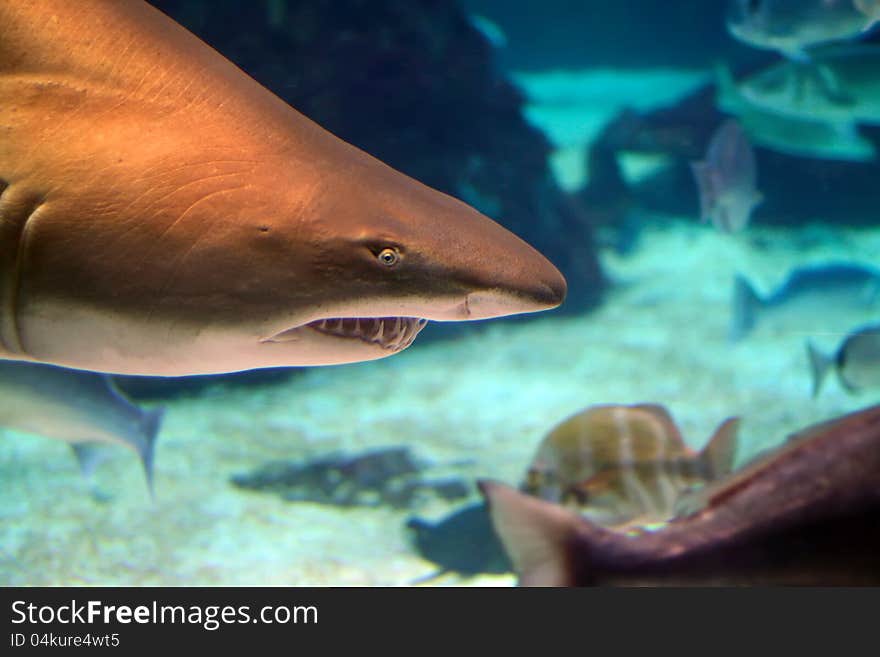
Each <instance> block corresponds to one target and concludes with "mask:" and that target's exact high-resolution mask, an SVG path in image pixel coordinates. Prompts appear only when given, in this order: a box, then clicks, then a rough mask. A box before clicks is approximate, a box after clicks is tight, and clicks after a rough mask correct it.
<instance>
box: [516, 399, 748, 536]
mask: <svg viewBox="0 0 880 657" xmlns="http://www.w3.org/2000/svg"><path fill="white" fill-rule="evenodd" d="M738 427H739V419H738V418H728V419H727V420H725V421H724V422H723V423H722V424H721V425H720V426H719V427H718V429H717V430H716V431H715V434H714V435H713V436H712V438H711V439H710V440H709V442H708V443H707V444H706V446H705V447H704V448H703V449H702V450H700V451H695V450H693V449H691V448H689V447H688V446H687V445H686V444H685V442H684V439H683V438H682V435H681V432H680V431H679V430H678V428H677V427H676V425H675V422H674V421H673V419H672V417H671V416H670V415H669V412H668V411H667V410H666V409H665V408H663V407H662V406H658V405H655V404H637V405H634V406H624V405H602V406H591V407H589V408H587V409H585V410H583V411H581V412H579V413H577V414H575V415H573V416H572V417H570V418H568V419H567V420H565V421H563V422H562V423H561V424H559V425H557V426H556V427H555V428H554V429H553V430H551V431H550V433H548V434H547V435H546V436H545V438H544V440H543V441H542V443H541V445H540V446H539V447H538V451H537V453H536V454H535V457H534V459H533V460H532V463H531V466H530V467H529V470H528V473H527V475H526V481H525V483H524V484H523V487H522V488H523V490H524V491H525V492H527V493H530V494H532V495H536V496H538V497H540V498H542V499H545V500H548V501H552V502H557V503H561V504H565V505H567V506H573V507H576V508H577V509H578V510H579V511H581V512H582V513H583V514H584V515H586V516H588V517H590V518H591V519H592V520H594V521H596V522H599V523H601V524H604V525H610V526H620V525H631V524H650V523H656V522H665V521H667V520H669V519H671V518H672V517H674V516H675V515H676V513H675V512H676V505H677V503H678V502H679V500H680V499H681V497H682V496H683V495H684V494H686V493H688V492H690V491H692V490H694V489H696V488H698V487H700V486H702V485H703V484H705V483H708V482H711V481H714V480H716V479H718V478H720V477H722V476H724V475H726V474H728V473H730V472H731V470H732V469H733V463H734V458H735V455H736V445H737V429H738Z"/></svg>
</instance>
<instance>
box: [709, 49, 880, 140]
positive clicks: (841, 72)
mask: <svg viewBox="0 0 880 657" xmlns="http://www.w3.org/2000/svg"><path fill="white" fill-rule="evenodd" d="M878 67H880V46H877V45H876V44H870V43H869V44H862V43H859V44H844V45H841V46H833V47H829V48H826V49H824V50H822V52H821V53H819V54H817V55H816V56H815V57H814V58H813V59H812V60H811V62H809V63H807V64H805V63H803V62H791V61H783V62H780V63H778V64H774V65H772V66H770V67H769V68H766V69H763V70H761V71H758V72H757V73H754V74H752V75H749V76H747V77H745V78H744V79H741V80H739V81H738V82H733V81H732V80H730V78H729V76H727V79H725V78H724V77H722V78H721V79H720V80H719V91H720V93H719V105H720V106H721V107H722V108H723V109H724V110H726V111H729V112H731V113H733V114H737V115H738V114H740V113H741V111H742V108H743V107H746V108H749V107H750V108H755V109H759V110H763V111H765V112H772V113H774V114H777V115H779V116H781V117H786V118H789V119H795V120H803V121H819V122H823V123H826V124H828V125H829V126H832V127H833V129H834V130H835V131H837V132H839V133H841V134H844V135H846V134H848V133H852V132H854V131H855V130H856V128H857V126H858V125H880V79H878V76H877V70H878Z"/></svg>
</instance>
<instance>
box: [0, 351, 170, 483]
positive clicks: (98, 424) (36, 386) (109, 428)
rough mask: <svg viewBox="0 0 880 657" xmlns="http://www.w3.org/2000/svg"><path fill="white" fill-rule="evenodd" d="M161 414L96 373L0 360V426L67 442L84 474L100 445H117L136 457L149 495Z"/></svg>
mask: <svg viewBox="0 0 880 657" xmlns="http://www.w3.org/2000/svg"><path fill="white" fill-rule="evenodd" d="M163 414H164V409H162V408H156V409H150V410H145V409H142V408H140V407H138V406H136V405H135V404H133V403H131V402H130V401H129V400H128V399H126V398H125V397H123V396H122V394H121V393H120V392H119V391H118V390H117V389H116V388H115V386H114V385H113V383H112V381H111V380H110V378H109V377H108V376H105V375H102V374H96V373H94V372H85V371H81V370H69V369H65V368H61V367H54V366H52V365H42V364H37V363H23V362H16V361H0V426H4V427H8V428H10V429H15V430H16V431H23V432H25V433H33V434H38V435H41V436H46V437H48V438H56V439H59V440H64V441H66V442H68V443H70V445H71V447H73V450H74V452H75V454H76V457H77V459H78V461H79V463H80V467H81V468H82V470H83V472H84V473H85V474H89V473H90V472H91V470H92V469H93V468H94V465H95V463H96V462H97V460H98V459H99V458H100V452H99V451H98V449H97V448H98V447H99V446H100V445H101V444H111V445H122V446H124V447H127V448H128V449H131V450H132V451H134V452H135V453H136V454H137V455H138V457H139V458H140V460H141V463H142V464H143V467H144V472H145V473H146V477H147V485H148V486H149V488H150V493H151V494H152V491H153V450H154V447H155V444H156V436H157V435H158V433H159V429H160V427H161V424H162V416H163Z"/></svg>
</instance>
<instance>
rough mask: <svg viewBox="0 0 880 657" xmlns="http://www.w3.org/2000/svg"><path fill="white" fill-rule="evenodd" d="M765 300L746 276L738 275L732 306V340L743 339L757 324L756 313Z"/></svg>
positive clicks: (734, 284)
mask: <svg viewBox="0 0 880 657" xmlns="http://www.w3.org/2000/svg"><path fill="white" fill-rule="evenodd" d="M762 304H763V301H762V299H761V297H759V296H758V293H757V292H755V289H754V288H753V287H752V285H751V283H749V282H748V281H747V280H746V279H745V277H743V276H739V275H737V277H736V278H735V279H734V281H733V303H732V307H731V320H730V331H729V333H730V335H729V337H730V341H731V342H736V341H737V340H740V339H742V338H743V337H745V336H746V334H748V332H749V331H751V330H752V327H754V325H755V315H756V314H757V312H758V310H759V309H760V308H761V305H762Z"/></svg>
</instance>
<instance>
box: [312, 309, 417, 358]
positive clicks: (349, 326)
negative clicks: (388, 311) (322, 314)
mask: <svg viewBox="0 0 880 657" xmlns="http://www.w3.org/2000/svg"><path fill="white" fill-rule="evenodd" d="M427 323H428V320H427V319H420V318H417V317H345V318H332V319H320V320H317V321H314V322H309V323H308V324H306V326H307V327H308V328H310V329H312V330H313V331H317V332H318V333H324V334H325V335H332V336H333V337H336V338H348V339H357V340H361V341H362V342H366V343H367V344H375V345H378V346H380V347H381V348H382V349H387V350H389V351H400V350H402V349H406V348H407V347H408V346H410V345H411V344H412V343H413V340H415V339H416V336H417V335H418V334H419V331H421V330H422V329H423V328H425V325H426V324H427Z"/></svg>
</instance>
